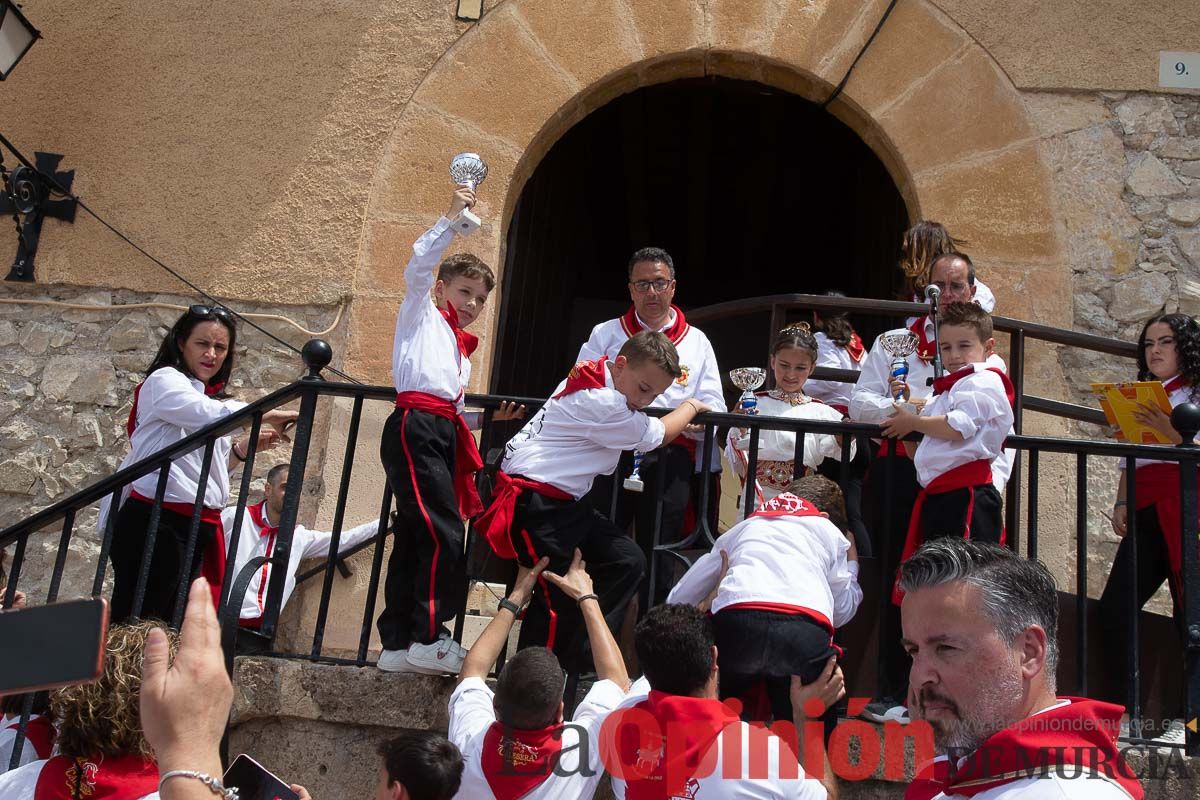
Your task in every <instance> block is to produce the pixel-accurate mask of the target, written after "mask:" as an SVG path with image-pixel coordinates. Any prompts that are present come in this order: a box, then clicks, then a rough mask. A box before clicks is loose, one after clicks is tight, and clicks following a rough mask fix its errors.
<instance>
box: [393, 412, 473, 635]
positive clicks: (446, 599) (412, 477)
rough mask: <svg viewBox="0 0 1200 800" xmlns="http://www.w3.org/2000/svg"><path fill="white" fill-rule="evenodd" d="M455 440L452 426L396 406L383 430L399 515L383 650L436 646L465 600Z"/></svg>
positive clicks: (446, 420)
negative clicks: (411, 646)
mask: <svg viewBox="0 0 1200 800" xmlns="http://www.w3.org/2000/svg"><path fill="white" fill-rule="evenodd" d="M456 441H457V440H456V438H455V430H454V424H453V423H452V422H450V420H448V419H443V418H442V417H439V416H437V415H436V414H430V413H428V412H426V411H417V410H413V409H403V408H398V409H396V410H395V411H394V412H392V415H391V416H390V417H388V420H387V423H385V424H384V426H383V441H382V442H381V443H380V445H379V457H380V459H381V460H382V461H383V468H384V470H385V471H386V472H387V479H388V484H389V485H390V486H391V488H392V494H393V496H394V497H395V500H396V509H397V513H398V515H399V517H400V520H399V521H400V524H399V526H398V528H397V529H396V535H395V537H394V540H393V544H392V554H391V557H390V558H389V559H388V570H387V577H386V579H385V581H384V589H383V596H384V603H385V605H384V609H383V613H382V614H380V615H379V623H378V624H379V638H380V640H381V641H382V643H383V647H384V649H387V650H404V649H406V648H407V647H408V646H409V645H410V644H413V643H417V644H429V643H430V642H434V641H437V639H438V637H439V636H440V635H441V634H443V633H448V631H447V629H446V627H445V624H444V623H445V622H446V621H447V620H450V619H453V618H454V616H455V615H456V614H458V613H459V612H460V611H461V610H462V608H463V604H464V603H465V601H466V556H465V554H464V552H463V537H464V532H465V528H464V525H463V520H462V517H460V516H459V513H458V497H457V496H456V495H455V493H454V451H455V444H456Z"/></svg>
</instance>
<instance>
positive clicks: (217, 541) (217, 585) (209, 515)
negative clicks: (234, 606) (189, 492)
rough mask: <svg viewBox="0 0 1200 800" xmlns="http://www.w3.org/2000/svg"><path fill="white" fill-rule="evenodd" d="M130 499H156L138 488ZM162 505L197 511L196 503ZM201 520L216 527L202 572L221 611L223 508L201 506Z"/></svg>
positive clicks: (189, 512)
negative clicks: (147, 495)
mask: <svg viewBox="0 0 1200 800" xmlns="http://www.w3.org/2000/svg"><path fill="white" fill-rule="evenodd" d="M129 499H130V500H137V501H138V502H139V503H146V504H147V505H154V500H152V499H151V498H149V497H146V496H145V495H144V494H142V493H140V492H138V491H137V490H136V489H135V490H133V491H131V492H130V493H129ZM162 507H163V509H164V510H166V511H171V512H174V513H176V514H181V515H183V516H185V517H191V516H192V514H194V513H195V511H196V506H195V504H194V503H168V502H166V501H163V504H162ZM200 521H201V522H204V523H207V524H209V525H212V526H213V527H214V528H216V533H215V534H214V535H213V540H212V542H211V543H210V544H209V545H208V547H207V548H206V549H205V550H204V555H203V557H202V560H201V562H200V574H201V575H203V576H204V577H205V578H207V579H208V585H209V588H210V589H212V596H213V605H215V606H216V608H217V612H218V613H219V612H220V611H221V582H222V581H224V580H225V526H224V524H223V523H222V522H221V510H220V509H217V508H208V507H207V506H205V507H203V508H201V509H200Z"/></svg>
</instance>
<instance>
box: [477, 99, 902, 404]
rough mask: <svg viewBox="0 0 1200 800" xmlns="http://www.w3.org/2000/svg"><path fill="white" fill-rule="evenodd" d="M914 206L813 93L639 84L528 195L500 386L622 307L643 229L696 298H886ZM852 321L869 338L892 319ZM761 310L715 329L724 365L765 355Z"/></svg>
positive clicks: (504, 319)
mask: <svg viewBox="0 0 1200 800" xmlns="http://www.w3.org/2000/svg"><path fill="white" fill-rule="evenodd" d="M907 219H908V216H907V211H906V209H905V206H904V202H903V200H902V199H901V197H900V193H899V192H898V191H897V190H896V187H895V185H894V184H893V183H892V180H891V177H890V176H889V175H888V173H887V171H886V170H885V169H884V167H883V165H882V164H881V163H880V161H879V159H878V158H877V157H876V156H875V154H874V153H872V152H871V150H870V149H869V148H868V147H867V146H866V145H865V144H863V143H862V141H861V140H860V139H859V138H858V136H857V135H856V134H855V133H854V132H853V131H852V130H851V129H850V128H848V127H847V126H845V125H844V124H842V123H841V122H839V121H838V120H837V119H835V118H834V117H832V116H830V115H829V114H827V113H826V112H824V111H822V110H821V109H820V108H819V107H818V106H816V105H814V104H813V103H810V102H808V101H806V100H803V99H801V98H800V97H797V96H795V95H791V94H787V93H785V92H780V91H776V90H774V89H771V88H769V87H766V86H763V85H761V84H757V83H751V82H745V81H735V80H729V79H723V78H701V79H693V80H685V81H675V82H672V83H666V84H660V85H657V86H651V87H646V88H643V89H639V90H637V91H635V92H632V93H630V94H628V95H625V96H623V97H620V98H618V99H617V100H614V101H613V102H611V103H609V104H608V105H607V106H604V107H603V108H601V109H599V110H598V111H596V112H594V113H593V114H592V115H590V116H589V117H588V118H587V119H585V120H583V121H582V122H580V123H579V124H578V125H576V126H575V127H574V128H572V129H571V130H570V131H568V132H567V133H566V135H564V136H563V137H562V139H561V140H559V141H558V142H557V143H556V144H555V145H554V147H553V148H552V149H551V150H550V152H549V153H548V154H547V155H546V157H545V159H544V160H543V161H542V162H541V164H540V165H539V166H538V167H537V169H536V171H535V172H534V174H533V176H532V177H531V178H530V180H529V182H528V183H527V184H526V186H525V189H524V190H523V192H522V194H521V197H520V199H519V200H518V203H517V207H516V209H515V212H514V214H513V218H512V222H511V224H510V227H509V230H508V247H507V263H506V265H505V277H504V295H503V296H504V301H503V302H504V306H503V308H502V314H501V320H500V329H499V342H500V350H499V358H498V359H497V360H496V364H495V368H494V369H493V371H492V391H495V392H499V393H503V394H518V395H534V396H544V395H545V394H546V393H547V392H548V391H550V390H551V389H552V388H553V387H554V385H555V384H556V383H557V382H558V381H559V380H560V379H561V378H562V376H563V375H564V374H565V372H566V370H567V369H568V368H569V366H570V365H571V363H572V362H573V361H574V359H575V356H576V354H577V353H578V350H579V347H580V345H582V344H583V342H584V341H585V340H586V338H587V336H588V334H589V333H590V331H591V328H592V326H593V325H595V324H596V323H598V322H601V321H603V320H605V319H610V318H612V317H615V316H619V315H620V314H621V313H623V312H624V311H625V310H626V309H627V308H628V307H629V294H628V289H627V287H626V274H625V267H626V260H627V259H628V258H629V255H630V253H632V252H633V251H634V250H636V249H637V248H639V247H644V246H647V245H656V246H659V247H664V248H666V249H667V251H668V252H670V253H671V254H672V255H673V256H674V258H675V261H676V268H677V272H678V289H677V291H676V295H675V302H676V304H677V305H679V306H680V307H681V308H683V309H684V310H685V311H687V310H688V309H690V308H697V307H700V306H705V305H710V304H713V303H718V302H723V301H727V300H734V299H739V298H748V297H755V296H758V295H766V294H778V293H783V292H809V293H819V292H823V291H826V290H828V289H840V290H841V291H843V292H845V293H846V294H848V295H851V296H859V297H880V298H892V297H894V296H895V288H896V287H895V286H894V279H895V275H896V269H895V263H896V253H897V248H898V246H899V241H900V235H901V233H902V231H903V230H904V228H905V226H906V225H907ZM856 322H857V323H858V326H859V330H860V331H861V332H862V333H863V335H864V338H865V337H866V336H868V335H870V334H873V333H874V332H877V331H878V330H881V329H883V328H884V327H886V323H885V322H884V321H883V320H881V319H879V318H876V319H868V318H864V319H861V320H856ZM767 326H768V320H767V318H766V316H765V315H764V316H763V319H762V320H761V321H757V322H751V321H748V320H740V321H738V322H737V323H727V324H725V325H717V326H706V328H705V333H707V334H708V336H709V338H710V339H711V340H712V342H713V346H714V348H715V349H716V352H717V359H718V363H720V364H721V366H722V369H728V368H729V367H733V366H744V365H748V364H762V365H765V362H766V353H765V347H766V340H767V337H768V335H769V332H768V330H767ZM868 341H869V340H868ZM743 362H744V363H743Z"/></svg>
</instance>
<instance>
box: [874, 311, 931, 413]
mask: <svg viewBox="0 0 1200 800" xmlns="http://www.w3.org/2000/svg"><path fill="white" fill-rule="evenodd" d="M920 343H921V340H920V339H918V338H917V335H916V334H915V333H913V332H912V331H910V330H909V329H908V328H897V329H896V330H893V331H888V332H887V333H885V334H883V335H882V336H880V337H879V345H880V346H881V347H882V348H883V351H884V352H885V353H887V354H888V355H889V356H891V359H892V363H891V376H892V377H893V378H899V379H900V380H902V381H904V382H905V383H907V382H908V357H909V356H911V355H912V354H913V353H915V352H917V346H918V345H919V344H920ZM903 397H904V396H903V395H901V394H897V395H896V396H895V397H893V398H892V399H893V400H895V401H896V402H897V403H899V404H900V406H901V407H902V408H903V409H904V410H905V411H908V412H909V413H911V414H916V413H918V411H917V407H916V406H915V405H913V404H912V403H909V402H901V401H902V400H903Z"/></svg>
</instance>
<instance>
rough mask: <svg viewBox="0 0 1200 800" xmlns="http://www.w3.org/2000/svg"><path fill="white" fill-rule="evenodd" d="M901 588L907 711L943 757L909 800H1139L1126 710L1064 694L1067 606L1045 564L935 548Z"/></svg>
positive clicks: (960, 544) (924, 771)
mask: <svg viewBox="0 0 1200 800" xmlns="http://www.w3.org/2000/svg"><path fill="white" fill-rule="evenodd" d="M900 588H901V589H902V590H903V591H904V593H905V594H904V601H903V604H902V605H901V609H900V612H901V620H902V625H903V629H904V637H903V644H904V649H905V650H906V651H907V652H908V653H909V655H911V656H912V659H913V666H912V672H911V673H910V676H909V700H910V707H911V708H913V709H914V710H915V712H916V713H915V714H914V716H915V717H916V718H918V719H923V720H925V721H926V722H928V724H929V725H930V726H931V727H932V729H933V737H934V744H935V745H936V747H937V751H938V753H939V754H941V755H939V757H938V758H937V759H935V760H934V761H933V762H932V763H930V764H927V765H925V766H924V767H923V768H921V769H919V770H918V775H917V778H916V779H915V780H914V781H913V783H912V784H911V785H910V786H909V788H908V791H907V792H906V794H905V798H906V800H930V799H931V798H937V799H938V800H943V798H944V799H945V800H951V798H955V799H957V798H968V797H969V798H975V800H1000V799H1001V798H1003V800H1015V799H1016V798H1021V800H1049V799H1050V798H1055V800H1075V799H1076V798H1085V797H1086V798H1088V800H1129V798H1131V797H1132V798H1134V799H1135V800H1141V798H1142V797H1143V794H1142V787H1141V784H1140V783H1139V782H1138V780H1137V778H1136V777H1135V776H1134V775H1133V772H1132V770H1130V768H1129V767H1128V765H1126V764H1125V762H1124V761H1123V759H1122V758H1121V757H1120V755H1119V753H1118V751H1117V744H1116V738H1117V734H1118V732H1119V729H1120V721H1121V713H1122V711H1123V710H1124V709H1122V708H1121V707H1120V706H1117V705H1112V704H1109V703H1102V702H1099V701H1096V700H1088V699H1086V698H1080V697H1057V696H1056V695H1055V674H1054V671H1055V666H1056V664H1057V660H1058V642H1057V635H1058V596H1057V591H1056V589H1055V586H1054V579H1053V578H1052V577H1051V576H1050V573H1049V572H1048V571H1047V570H1046V568H1045V566H1043V565H1042V563H1041V562H1039V561H1036V560H1026V559H1024V558H1021V557H1020V556H1018V555H1016V554H1015V553H1013V552H1012V551H1011V550H1008V549H1007V548H1005V547H1000V546H997V545H992V544H983V543H978V542H974V541H970V540H965V539H960V538H957V537H948V538H942V539H936V540H933V541H930V542H928V543H926V544H925V545H924V546H923V547H921V549H919V550H918V551H917V552H916V553H915V554H913V556H912V557H911V558H909V559H908V560H907V561H905V562H904V564H903V565H902V566H901V568H900Z"/></svg>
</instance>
